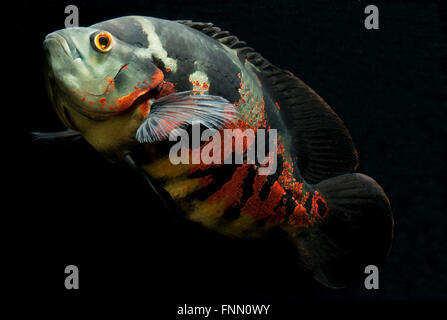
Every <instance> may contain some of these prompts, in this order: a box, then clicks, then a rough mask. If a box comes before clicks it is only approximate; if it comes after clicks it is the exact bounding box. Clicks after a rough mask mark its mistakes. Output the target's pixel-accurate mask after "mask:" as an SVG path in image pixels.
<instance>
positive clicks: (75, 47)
mask: <svg viewBox="0 0 447 320" xmlns="http://www.w3.org/2000/svg"><path fill="white" fill-rule="evenodd" d="M43 49H44V52H45V63H44V64H45V72H44V74H45V79H46V83H47V90H48V92H49V95H50V99H51V100H52V103H53V106H54V107H55V109H56V112H57V113H58V116H59V118H60V119H61V120H62V122H63V123H64V124H65V125H66V126H67V127H70V128H73V126H74V125H73V123H70V119H69V118H70V117H69V116H68V114H69V113H67V110H66V108H67V109H69V110H70V111H75V112H78V113H80V114H82V115H84V116H86V117H88V118H89V119H92V120H104V119H107V118H109V117H111V116H114V115H116V114H119V113H122V112H124V111H125V110H127V109H129V108H130V107H131V106H132V105H133V104H134V102H135V100H136V99H137V98H138V97H140V96H142V95H144V94H146V93H148V92H149V91H151V90H156V89H157V87H158V86H160V85H161V84H162V82H163V79H164V75H163V72H162V71H161V70H160V69H159V68H157V66H156V65H155V64H154V63H153V61H152V56H151V54H150V53H149V52H147V50H142V49H141V48H139V47H137V46H135V44H132V43H127V42H125V41H123V40H121V39H119V38H118V37H116V36H114V35H113V34H112V33H111V32H109V31H106V30H101V29H97V28H92V27H88V28H84V27H75V28H67V29H62V30H59V31H55V32H53V33H50V34H49V35H47V36H46V38H45V40H44V42H43ZM73 129H76V128H73Z"/></svg>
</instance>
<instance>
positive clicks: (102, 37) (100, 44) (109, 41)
mask: <svg viewBox="0 0 447 320" xmlns="http://www.w3.org/2000/svg"><path fill="white" fill-rule="evenodd" d="M93 46H94V48H95V49H96V50H98V51H99V52H104V53H105V52H109V51H110V50H112V47H113V37H112V35H111V34H110V33H108V32H106V31H103V32H99V33H98V34H96V35H95V37H94V39H93Z"/></svg>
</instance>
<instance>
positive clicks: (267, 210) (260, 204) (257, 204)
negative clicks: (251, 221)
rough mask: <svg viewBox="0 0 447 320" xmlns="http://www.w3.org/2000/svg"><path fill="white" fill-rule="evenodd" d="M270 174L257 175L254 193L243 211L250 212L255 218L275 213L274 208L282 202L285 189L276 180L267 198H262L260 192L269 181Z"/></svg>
mask: <svg viewBox="0 0 447 320" xmlns="http://www.w3.org/2000/svg"><path fill="white" fill-rule="evenodd" d="M267 179H268V176H265V175H263V176H261V175H256V176H255V181H254V183H253V195H252V196H251V197H250V198H248V200H247V202H246V203H245V205H244V207H243V208H242V213H244V214H245V213H248V214H250V215H251V216H253V217H254V218H258V219H263V218H267V217H269V216H272V215H274V213H275V211H274V208H275V207H276V206H277V205H278V204H279V203H280V201H281V199H282V197H283V195H284V189H283V188H282V187H281V185H280V184H279V183H278V181H275V182H274V183H273V185H272V186H271V187H270V193H269V195H268V197H267V199H266V200H261V197H260V195H259V194H260V192H261V189H262V187H263V186H264V184H265V183H266V182H267Z"/></svg>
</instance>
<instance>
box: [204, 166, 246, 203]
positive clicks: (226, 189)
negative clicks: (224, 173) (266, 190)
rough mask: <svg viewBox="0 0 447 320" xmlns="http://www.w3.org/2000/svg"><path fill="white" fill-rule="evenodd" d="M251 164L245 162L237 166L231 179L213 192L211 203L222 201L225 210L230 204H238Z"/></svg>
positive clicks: (210, 198)
mask: <svg viewBox="0 0 447 320" xmlns="http://www.w3.org/2000/svg"><path fill="white" fill-rule="evenodd" d="M248 171H249V165H247V164H243V165H241V166H240V167H237V168H236V170H235V171H234V173H233V176H232V177H231V180H230V181H228V182H226V183H225V184H224V185H223V186H222V187H221V188H220V189H219V190H217V191H216V192H215V193H213V194H212V195H211V196H210V197H209V198H208V200H207V202H208V203H209V204H212V203H222V204H223V210H224V211H225V210H227V209H228V208H229V207H230V206H233V207H234V206H236V205H237V204H238V203H240V202H241V198H242V193H243V189H242V185H243V183H244V180H245V178H247V176H248Z"/></svg>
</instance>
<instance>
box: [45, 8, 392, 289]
mask: <svg viewBox="0 0 447 320" xmlns="http://www.w3.org/2000/svg"><path fill="white" fill-rule="evenodd" d="M44 49H45V51H46V53H47V70H48V72H47V77H46V79H47V83H48V86H47V87H48V91H49V95H50V98H51V100H52V102H53V106H54V107H55V109H56V112H57V113H58V115H59V117H60V119H61V120H62V122H63V123H64V124H65V125H66V126H67V127H69V128H71V129H72V130H76V131H79V132H80V134H81V135H82V136H83V137H84V138H85V139H86V140H87V141H88V142H89V143H90V144H91V145H92V146H93V147H94V148H95V149H96V150H98V151H99V152H100V153H101V154H103V155H104V157H106V158H107V159H108V160H109V161H111V162H118V163H119V162H122V161H123V158H124V157H125V155H126V154H129V153H132V154H135V155H138V160H139V163H140V164H141V167H142V169H143V170H144V171H145V172H146V173H147V175H148V176H150V177H151V178H153V179H154V180H155V181H157V183H158V184H159V185H160V186H161V187H163V189H164V190H166V191H167V193H168V194H169V195H170V197H171V198H172V199H173V200H174V201H175V203H176V204H177V206H178V208H179V209H180V211H181V213H182V214H183V215H184V216H185V217H186V218H187V219H189V220H192V221H196V222H198V223H201V224H202V225H204V226H205V227H207V228H210V229H213V230H216V231H218V232H220V233H222V234H225V235H228V236H231V237H259V236H262V235H264V234H265V233H266V232H268V231H269V230H271V229H280V230H282V231H283V233H284V234H285V235H287V237H288V238H289V239H290V240H291V241H293V242H294V243H295V245H296V247H297V248H298V251H299V252H300V254H301V256H302V260H303V262H304V264H305V265H306V266H308V267H309V269H311V270H313V271H314V273H315V277H316V278H317V279H318V280H319V281H321V282H322V283H324V284H326V285H328V286H334V287H338V286H343V285H344V284H345V283H346V282H347V281H348V280H347V279H349V278H350V273H351V271H353V270H355V271H353V272H356V273H358V270H359V269H358V268H359V265H362V264H363V263H367V262H368V261H367V260H368V259H369V261H370V262H371V261H372V262H374V261H378V260H380V259H383V258H384V256H386V254H387V253H388V250H389V246H390V243H391V238H392V226H393V221H392V216H391V209H390V205H389V202H388V199H387V197H386V195H385V193H384V192H383V190H382V189H381V187H380V186H379V185H378V184H377V183H376V182H375V181H374V180H373V179H371V178H369V177H367V176H365V175H362V174H360V173H355V171H356V170H357V167H358V159H357V152H356V150H355V147H354V145H353V143H352V139H351V137H350V135H349V133H348V131H347V129H346V128H345V126H344V124H343V122H342V121H341V120H340V118H339V117H338V116H337V115H336V114H335V112H334V111H333V110H332V109H331V108H330V107H329V106H328V105H327V104H326V103H325V102H324V101H323V100H322V99H321V98H320V97H319V96H318V95H317V94H316V93H315V92H314V91H313V90H312V89H310V88H309V87H308V86H306V85H305V84H304V83H303V82H302V81H301V80H299V79H298V78H296V77H295V76H294V75H293V74H291V73H290V72H288V71H284V70H282V69H280V68H278V67H276V66H273V65H272V64H271V63H269V62H268V61H267V60H266V59H264V58H263V57H262V56H261V55H260V54H259V53H257V52H255V51H254V49H252V48H250V47H247V46H246V44H245V42H242V41H240V40H239V39H238V38H236V37H234V36H232V35H230V34H229V33H228V32H226V31H222V30H221V29H220V28H217V27H214V26H213V25H212V24H210V23H195V22H191V21H177V22H174V21H167V20H162V19H157V18H150V17H140V16H129V17H123V18H117V19H113V20H109V21H105V22H101V23H98V24H95V25H93V26H91V27H88V28H70V29H64V30H59V31H56V32H54V33H52V34H50V35H48V36H47V38H46V39H45V41H44ZM194 121H198V122H199V123H202V124H204V125H205V126H207V127H214V129H215V131H213V135H212V137H213V138H212V139H211V140H210V141H213V142H215V141H216V140H217V139H218V138H221V137H222V135H223V134H224V132H225V129H231V130H233V131H232V132H235V134H236V136H237V137H236V138H235V140H237V139H238V138H241V136H243V135H244V133H245V132H248V131H250V132H253V133H260V132H262V133H263V134H265V135H267V136H269V137H270V136H273V137H274V138H276V139H275V146H274V148H271V145H269V146H268V148H267V147H266V150H267V154H268V156H269V157H268V158H264V160H265V159H267V160H271V161H273V160H272V159H274V163H272V162H271V161H270V162H269V163H267V164H268V166H267V165H266V163H265V162H262V161H249V160H245V161H244V162H243V163H239V164H226V163H225V159H226V157H227V158H228V155H230V156H231V157H232V156H233V153H234V152H235V148H236V146H235V144H237V143H235V144H233V143H230V144H229V145H228V144H227V145H221V148H220V149H219V151H221V154H220V155H219V157H218V158H219V159H220V160H221V161H220V162H219V163H218V164H216V163H213V164H209V163H203V162H200V161H199V162H194V161H192V162H191V161H189V162H188V163H183V164H174V163H173V161H172V158H171V157H170V153H169V149H170V148H172V145H173V142H172V141H169V139H168V136H169V134H170V133H172V132H173V131H174V130H175V129H178V128H182V127H188V128H190V127H191V125H192V123H193V122H194ZM248 129H249V130H248ZM272 129H274V130H272ZM192 131H193V135H194V128H193V130H192ZM201 132H202V131H201ZM246 138H247V140H246V144H245V145H243V150H242V151H243V153H244V154H247V153H248V152H249V150H251V148H252V147H253V148H254V147H259V144H258V141H259V136H248V137H246ZM193 139H194V137H193ZM241 139H242V138H241ZM241 141H243V140H241ZM207 143H208V146H209V144H210V142H209V141H208V142H205V144H202V145H201V146H199V147H198V150H199V152H200V150H203V149H204V148H206V146H207ZM216 150H217V149H213V156H214V155H215V152H216ZM188 152H189V153H188V155H189V156H192V154H193V153H194V148H193V147H192V146H191V148H189V150H188ZM264 155H265V154H264ZM189 159H191V158H189ZM266 168H270V171H269V172H268V174H265V172H264V174H263V173H262V172H263V170H264V171H265V170H266ZM378 228H379V229H380V230H379V231H380V232H379V235H378V233H377V232H378ZM370 236H371V237H370ZM368 250H369V251H370V252H369V253H370V255H368V254H365V253H364V251H368ZM367 264H371V263H367Z"/></svg>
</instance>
